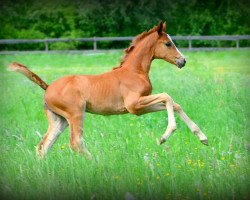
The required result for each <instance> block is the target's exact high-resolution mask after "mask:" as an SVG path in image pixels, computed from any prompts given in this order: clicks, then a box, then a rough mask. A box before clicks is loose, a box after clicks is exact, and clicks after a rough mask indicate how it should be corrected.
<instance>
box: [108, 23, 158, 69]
mask: <svg viewBox="0 0 250 200" xmlns="http://www.w3.org/2000/svg"><path fill="white" fill-rule="evenodd" d="M157 28H158V26H155V27H153V28H152V29H150V30H149V31H144V32H142V33H141V34H139V35H137V36H136V37H135V38H134V39H133V40H132V42H131V43H130V45H129V47H128V48H127V49H125V50H124V56H123V57H122V59H121V62H120V65H119V66H118V67H114V68H113V70H114V69H118V68H120V67H122V64H123V63H124V61H125V60H126V58H127V57H128V55H129V53H130V52H132V50H133V49H134V47H135V46H136V45H137V44H138V43H139V42H140V41H141V40H142V39H143V38H145V37H146V36H148V35H150V34H151V33H153V32H155V31H156V30H157Z"/></svg>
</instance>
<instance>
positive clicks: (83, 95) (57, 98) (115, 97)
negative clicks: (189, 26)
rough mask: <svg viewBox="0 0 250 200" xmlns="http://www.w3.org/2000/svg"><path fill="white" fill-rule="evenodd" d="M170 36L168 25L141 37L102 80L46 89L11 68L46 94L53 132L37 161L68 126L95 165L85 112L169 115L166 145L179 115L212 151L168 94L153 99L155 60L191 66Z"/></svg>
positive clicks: (70, 81) (72, 79)
mask: <svg viewBox="0 0 250 200" xmlns="http://www.w3.org/2000/svg"><path fill="white" fill-rule="evenodd" d="M165 30H166V22H165V23H162V22H160V23H159V24H158V25H157V26H155V27H153V28H152V29H151V30H149V31H147V32H143V33H142V34H140V35H138V36H136V37H135V38H134V39H133V41H132V43H131V45H130V46H129V47H128V48H127V49H126V50H125V55H124V57H123V59H122V61H121V63H120V65H119V66H118V67H115V68H113V70H111V71H109V72H106V73H104V74H100V75H71V76H65V77H62V78H60V79H58V80H56V81H55V82H53V83H52V84H51V85H47V84H46V83H45V82H44V81H43V80H42V79H41V78H39V77H38V76H37V75H36V74H34V73H33V72H31V71H30V70H29V69H27V67H25V66H23V65H21V64H19V63H16V62H14V63H12V64H11V65H10V70H12V71H17V72H21V73H23V74H24V75H25V76H27V77H28V78H29V79H30V80H32V81H33V82H35V83H36V84H38V85H39V86H40V87H41V88H43V89H44V90H45V95H44V110H45V113H46V116H47V118H48V123H49V127H48V130H47V132H46V134H45V135H44V137H43V138H42V140H41V141H40V143H39V144H38V145H37V147H36V152H37V154H38V156H40V157H44V156H45V155H46V154H47V152H48V150H49V149H50V147H51V146H52V145H53V143H54V142H55V141H56V139H57V138H58V136H59V135H60V133H61V132H62V131H63V130H64V129H65V128H66V127H67V126H68V125H69V127H70V146H71V148H72V149H73V150H74V151H76V152H79V153H82V154H84V155H85V156H86V157H87V158H89V159H90V158H91V154H90V152H89V151H88V150H87V148H86V146H85V143H84V140H83V120H84V116H85V112H90V113H94V114H101V115H112V114H124V113H131V114H135V115H143V114H146V113H151V112H156V111H162V110H167V113H168V126H167V129H166V131H165V133H164V134H163V135H162V136H161V139H160V143H161V144H162V143H164V142H165V141H166V140H167V139H168V138H169V136H170V135H171V134H172V133H173V132H174V131H175V130H176V122H175V118H174V111H175V112H176V113H177V114H178V115H179V116H180V118H181V119H182V120H183V121H184V122H185V123H186V124H187V126H188V127H189V128H190V129H191V131H192V132H193V133H194V134H195V135H196V136H197V137H198V138H199V140H200V141H201V142H202V143H203V144H205V145H207V142H208V140H207V137H206V136H205V135H204V134H203V133H202V131H201V130H200V128H199V127H198V126H197V125H196V124H195V123H194V122H193V121H192V120H191V119H190V118H189V117H188V116H187V115H186V114H185V112H184V111H183V110H182V108H181V107H180V105H178V104H177V103H175V102H174V101H173V99H172V98H171V97H170V96H169V95H168V94H167V93H161V94H154V95H152V94H151V92H152V85H151V82H150V79H149V70H150V65H151V62H152V61H153V60H154V59H163V60H165V61H167V62H169V63H172V64H174V65H176V66H177V67H179V68H182V67H184V65H185V63H186V60H185V58H184V56H183V55H182V54H181V53H180V52H179V51H178V49H177V48H176V46H175V45H174V43H173V41H172V40H171V38H170V36H169V35H168V34H166V31H165Z"/></svg>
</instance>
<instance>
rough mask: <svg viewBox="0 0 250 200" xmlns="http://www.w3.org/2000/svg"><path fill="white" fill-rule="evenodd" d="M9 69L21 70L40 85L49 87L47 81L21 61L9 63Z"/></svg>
mask: <svg viewBox="0 0 250 200" xmlns="http://www.w3.org/2000/svg"><path fill="white" fill-rule="evenodd" d="M9 70H10V71H14V72H20V73H22V74H24V75H25V76H26V77H27V78H28V79H30V80H31V81H33V82H34V83H36V84H37V85H39V86H40V87H41V88H43V89H44V90H46V89H47V87H48V85H47V83H45V82H44V81H43V80H42V79H41V78H40V77H39V76H37V75H36V74H35V73H33V72H32V71H30V70H29V69H28V68H27V67H25V66H23V65H22V64H20V63H17V62H13V63H11V64H10V65H9Z"/></svg>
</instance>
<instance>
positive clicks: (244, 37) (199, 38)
mask: <svg viewBox="0 0 250 200" xmlns="http://www.w3.org/2000/svg"><path fill="white" fill-rule="evenodd" d="M133 38H134V37H132V36H129V37H90V38H52V39H0V45H1V44H2V45H12V44H28V43H43V44H44V46H45V48H44V51H32V52H53V50H49V44H51V43H54V42H92V43H93V48H92V50H88V51H100V50H105V49H98V45H97V43H98V42H101V41H131V40H132V39H133ZM172 39H173V40H174V41H188V48H184V49H186V50H189V51H196V50H221V49H223V50H227V49H234V48H237V49H239V48H242V47H241V46H240V41H241V40H250V35H224V36H172ZM208 40H209V41H233V42H235V46H234V47H193V45H192V42H193V41H208ZM243 48H250V47H249V46H247V47H243ZM106 50H110V49H106ZM111 50H112V49H111ZM64 51H65V50H64ZM74 51H84V50H72V52H74ZM21 52H22V51H0V54H8V53H21ZM24 52H27V51H24ZM57 52H63V51H57Z"/></svg>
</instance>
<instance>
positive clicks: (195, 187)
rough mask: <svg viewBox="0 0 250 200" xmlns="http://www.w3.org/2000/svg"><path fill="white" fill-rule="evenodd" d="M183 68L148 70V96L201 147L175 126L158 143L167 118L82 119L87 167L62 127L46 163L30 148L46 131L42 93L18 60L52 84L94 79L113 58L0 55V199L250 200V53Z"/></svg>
mask: <svg viewBox="0 0 250 200" xmlns="http://www.w3.org/2000/svg"><path fill="white" fill-rule="evenodd" d="M183 54H184V55H185V56H186V57H187V64H186V66H185V67H184V68H183V69H181V70H180V69H178V68H177V67H175V66H173V65H170V64H169V63H166V62H164V61H162V60H155V61H154V62H153V63H152V68H151V72H150V78H151V81H152V84H153V88H154V90H153V93H160V92H167V93H168V94H170V95H171V96H172V97H173V99H174V101H175V102H177V103H179V104H180V105H181V106H182V107H183V109H184V110H185V111H186V113H187V114H188V115H189V116H190V118H191V119H193V120H194V121H195V122H196V123H197V124H198V125H199V126H200V128H201V129H202V130H203V132H204V133H205V134H206V135H207V137H208V139H209V146H204V145H202V144H201V143H200V142H199V141H198V139H197V138H196V137H195V136H194V135H193V134H192V133H191V132H190V130H189V129H188V128H187V127H186V125H185V124H184V123H183V122H182V121H181V120H180V119H179V118H178V117H176V120H177V130H176V132H175V133H174V134H173V135H172V136H171V137H170V138H169V140H168V141H167V142H166V143H165V144H164V145H161V146H158V145H157V144H156V139H159V138H160V136H161V134H163V133H164V131H165V129H166V124H167V114H166V112H156V113H151V114H147V115H143V116H140V117H137V116H134V115H130V114H128V115H115V116H100V115H92V114H89V113H87V114H86V118H85V123H84V139H85V141H86V144H87V147H88V149H89V150H90V152H91V153H92V155H93V160H91V161H88V160H86V159H85V158H84V157H81V156H79V155H77V154H76V153H74V152H73V151H71V150H70V148H69V145H68V143H69V131H68V128H67V129H66V130H65V131H64V132H63V133H62V134H61V136H60V137H59V139H58V140H57V141H56V143H55V144H54V146H53V147H52V149H51V150H50V151H49V154H48V157H47V158H46V159H45V160H39V159H37V157H36V154H35V148H34V146H35V145H36V144H37V143H38V142H39V140H40V138H39V137H38V136H37V132H39V133H41V134H42V135H43V134H44V133H45V132H46V129H47V120H46V117H45V115H44V112H43V106H42V98H43V96H44V91H43V90H42V89H41V88H39V87H38V86H37V85H35V84H34V83H32V82H31V81H30V80H28V79H27V78H26V77H24V76H23V75H21V74H17V73H13V72H8V71H6V66H7V65H8V64H9V63H10V62H12V61H17V62H21V63H23V64H25V65H27V66H28V67H29V68H30V69H31V70H32V71H34V72H35V73H37V74H38V75H39V76H41V77H42V78H43V79H44V80H45V81H46V82H47V83H48V84H50V83H52V82H53V81H54V80H56V79H57V78H59V77H62V76H64V75H68V74H99V73H102V72H106V71H108V70H111V69H112V67H113V66H117V64H118V62H119V58H120V57H121V53H115V54H111V53H109V54H95V55H93V54H91V55H83V54H36V55H34V54H33V55H31V54H28V55H25V54H22V55H0V75H1V82H0V84H1V87H0V90H1V91H0V92H1V98H0V105H1V106H0V115H1V118H0V149H1V154H0V161H1V165H0V197H1V199H11V200H15V199H18V200H19V199H34V200H43V199H65V200H67V199H97V200H99V199H100V200H105V199H107V200H113V199H114V200H116V199H124V196H125V194H126V192H129V193H131V194H132V195H133V196H134V197H135V198H136V199H138V200H140V199H141V200H147V199H151V200H152V199H159V200H161V199H195V200H199V199H200V200H206V199H207V200H211V199H220V200H228V199H249V188H250V185H249V184H250V182H249V176H250V168H249V130H250V127H249V116H250V110H249V101H250V93H249V89H248V88H249V80H250V79H249V76H250V66H249V63H250V51H227V52H193V53H188V52H183Z"/></svg>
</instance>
